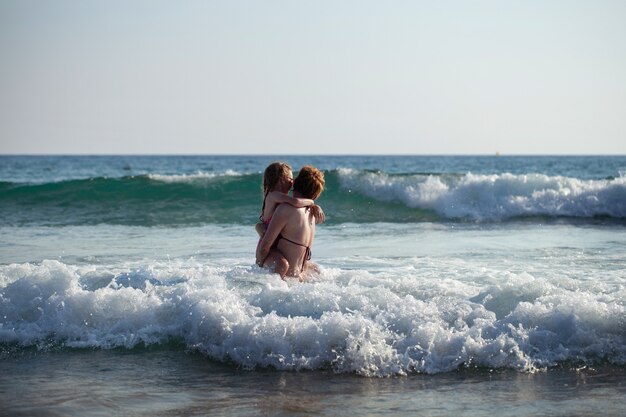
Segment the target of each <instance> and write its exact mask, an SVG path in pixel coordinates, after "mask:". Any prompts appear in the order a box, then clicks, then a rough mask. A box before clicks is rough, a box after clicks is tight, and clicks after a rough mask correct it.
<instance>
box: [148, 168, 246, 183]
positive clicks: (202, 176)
mask: <svg viewBox="0 0 626 417" xmlns="http://www.w3.org/2000/svg"><path fill="white" fill-rule="evenodd" d="M240 175H243V174H241V173H240V172H237V171H234V170H231V169H228V170H226V171H224V172H220V173H216V172H203V171H198V172H196V173H195V174H170V175H167V174H149V175H148V178H150V179H151V180H153V181H160V182H165V183H191V182H197V181H204V180H209V179H214V178H221V177H236V176H240Z"/></svg>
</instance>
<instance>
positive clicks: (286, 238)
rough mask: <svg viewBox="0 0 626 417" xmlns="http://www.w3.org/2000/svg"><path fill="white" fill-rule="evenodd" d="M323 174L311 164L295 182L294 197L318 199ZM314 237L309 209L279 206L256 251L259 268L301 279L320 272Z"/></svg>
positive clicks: (312, 217) (313, 217)
mask: <svg viewBox="0 0 626 417" xmlns="http://www.w3.org/2000/svg"><path fill="white" fill-rule="evenodd" d="M324 185H325V180H324V174H323V173H322V172H321V171H320V170H318V169H317V168H314V167H312V166H310V165H308V166H305V167H303V168H302V169H301V170H300V172H299V173H298V176H297V177H296V179H295V180H294V182H293V196H294V197H296V198H307V199H311V200H315V199H317V198H318V197H319V196H320V194H321V193H322V191H323V190H324ZM314 238H315V216H314V214H313V213H312V212H311V210H309V209H308V207H294V206H291V205H289V204H280V205H279V206H278V207H277V208H276V210H275V211H274V213H273V215H272V219H271V221H270V222H269V225H268V227H267V231H266V232H265V234H264V235H263V238H262V239H261V241H260V242H259V245H258V246H257V251H256V261H257V265H259V266H262V267H266V268H269V269H271V270H272V271H273V272H276V273H278V274H280V276H281V277H282V278H284V277H285V276H292V277H298V278H300V280H302V278H303V275H304V273H305V272H306V271H307V269H313V270H317V267H316V266H315V264H313V263H311V262H309V260H310V259H311V246H312V245H313V239H314Z"/></svg>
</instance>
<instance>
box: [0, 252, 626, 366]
mask: <svg viewBox="0 0 626 417" xmlns="http://www.w3.org/2000/svg"><path fill="white" fill-rule="evenodd" d="M0 285H1V287H0V343H2V344H4V345H14V346H25V347H28V346H37V347H39V348H44V349H47V348H57V347H73V348H87V347H88V348H102V349H110V348H134V347H137V346H144V345H155V344H162V343H166V342H168V341H180V342H182V343H184V344H185V345H186V347H187V348H189V349H195V350H197V351H200V352H203V353H205V354H206V355H207V356H209V357H210V358H212V359H215V360H220V361H226V362H232V363H235V364H237V365H238V366H241V367H243V368H246V369H254V368H257V367H273V368H276V369H281V370H303V369H332V370H334V371H335V372H339V373H357V374H360V375H364V376H390V375H403V374H409V373H416V372H417V373H439V372H448V371H454V370H456V369H458V368H463V367H474V366H477V367H487V368H510V369H516V370H520V371H534V370H537V369H543V368H545V367H550V366H555V365H558V364H560V363H567V362H575V363H583V364H593V363H597V362H598V361H608V362H609V363H613V364H618V365H623V364H625V363H626V326H625V325H624V324H625V323H626V311H625V307H624V299H626V293H624V289H623V287H620V288H621V289H620V288H613V289H610V290H608V291H606V289H605V291H599V292H592V291H591V290H585V289H584V288H582V289H581V288H575V289H574V288H572V289H568V288H565V287H563V286H559V285H555V284H554V283H551V282H550V281H548V280H545V279H539V278H536V277H534V276H533V275H531V274H528V273H517V274H516V273H506V274H504V276H500V277H499V278H498V279H497V280H494V281H493V282H492V283H487V282H485V283H482V284H479V283H476V282H472V281H463V280H462V279H461V280H459V279H457V278H454V277H448V278H442V279H438V280H432V279H430V277H424V276H421V275H419V274H415V273H410V272H407V271H406V270H405V269H403V270H402V272H400V270H398V271H387V272H386V273H384V274H376V273H371V272H367V271H363V270H349V271H347V270H342V269H338V268H330V269H325V270H324V271H323V274H322V275H321V276H319V277H317V278H315V279H313V280H312V281H311V282H308V283H304V284H299V283H293V282H285V281H282V280H280V279H279V278H278V277H277V276H276V275H272V274H267V273H265V272H263V271H261V270H259V269H257V268H256V267H242V266H236V267H228V266H223V265H213V266H211V265H194V264H189V265H183V264H180V265H164V264H163V265H161V264H155V265H152V266H150V267H149V268H143V269H137V270H128V271H110V270H99V269H98V268H96V267H85V266H83V267H78V266H72V265H68V264H64V263H62V262H59V261H44V262H42V263H40V264H31V263H26V264H13V265H5V266H2V267H0Z"/></svg>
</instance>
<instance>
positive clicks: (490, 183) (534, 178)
mask: <svg viewBox="0 0 626 417" xmlns="http://www.w3.org/2000/svg"><path fill="white" fill-rule="evenodd" d="M339 176H340V182H341V185H342V187H343V188H344V189H348V190H357V191H359V192H361V193H363V194H365V195H367V196H370V197H372V198H374V199H377V200H379V201H393V200H396V201H401V202H403V203H404V204H406V205H407V206H408V207H413V208H422V209H429V210H434V211H436V212H438V213H439V214H441V215H442V216H444V217H446V218H469V219H474V220H501V219H508V218H511V217H518V216H571V217H594V216H610V217H615V218H625V217H626V177H619V178H615V179H610V180H609V179H607V180H579V179H575V178H568V177H561V176H552V177H551V176H547V175H542V174H529V175H513V174H499V175H476V174H471V173H468V174H466V175H464V176H462V177H454V176H447V177H445V176H435V175H428V176H425V175H411V176H391V175H388V174H385V173H370V172H362V171H357V170H351V169H341V170H339Z"/></svg>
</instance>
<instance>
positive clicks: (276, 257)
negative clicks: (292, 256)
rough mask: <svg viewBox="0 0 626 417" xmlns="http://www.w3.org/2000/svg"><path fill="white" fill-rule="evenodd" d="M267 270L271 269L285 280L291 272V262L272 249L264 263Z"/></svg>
mask: <svg viewBox="0 0 626 417" xmlns="http://www.w3.org/2000/svg"><path fill="white" fill-rule="evenodd" d="M263 266H264V267H265V268H270V269H271V270H272V271H273V272H275V273H277V274H279V275H280V277H281V278H283V279H284V278H285V275H287V271H289V262H288V261H287V259H286V258H285V257H284V256H283V254H282V253H280V252H278V251H277V250H274V249H272V250H271V251H270V254H269V255H268V256H267V259H266V260H265V262H264V263H263Z"/></svg>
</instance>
